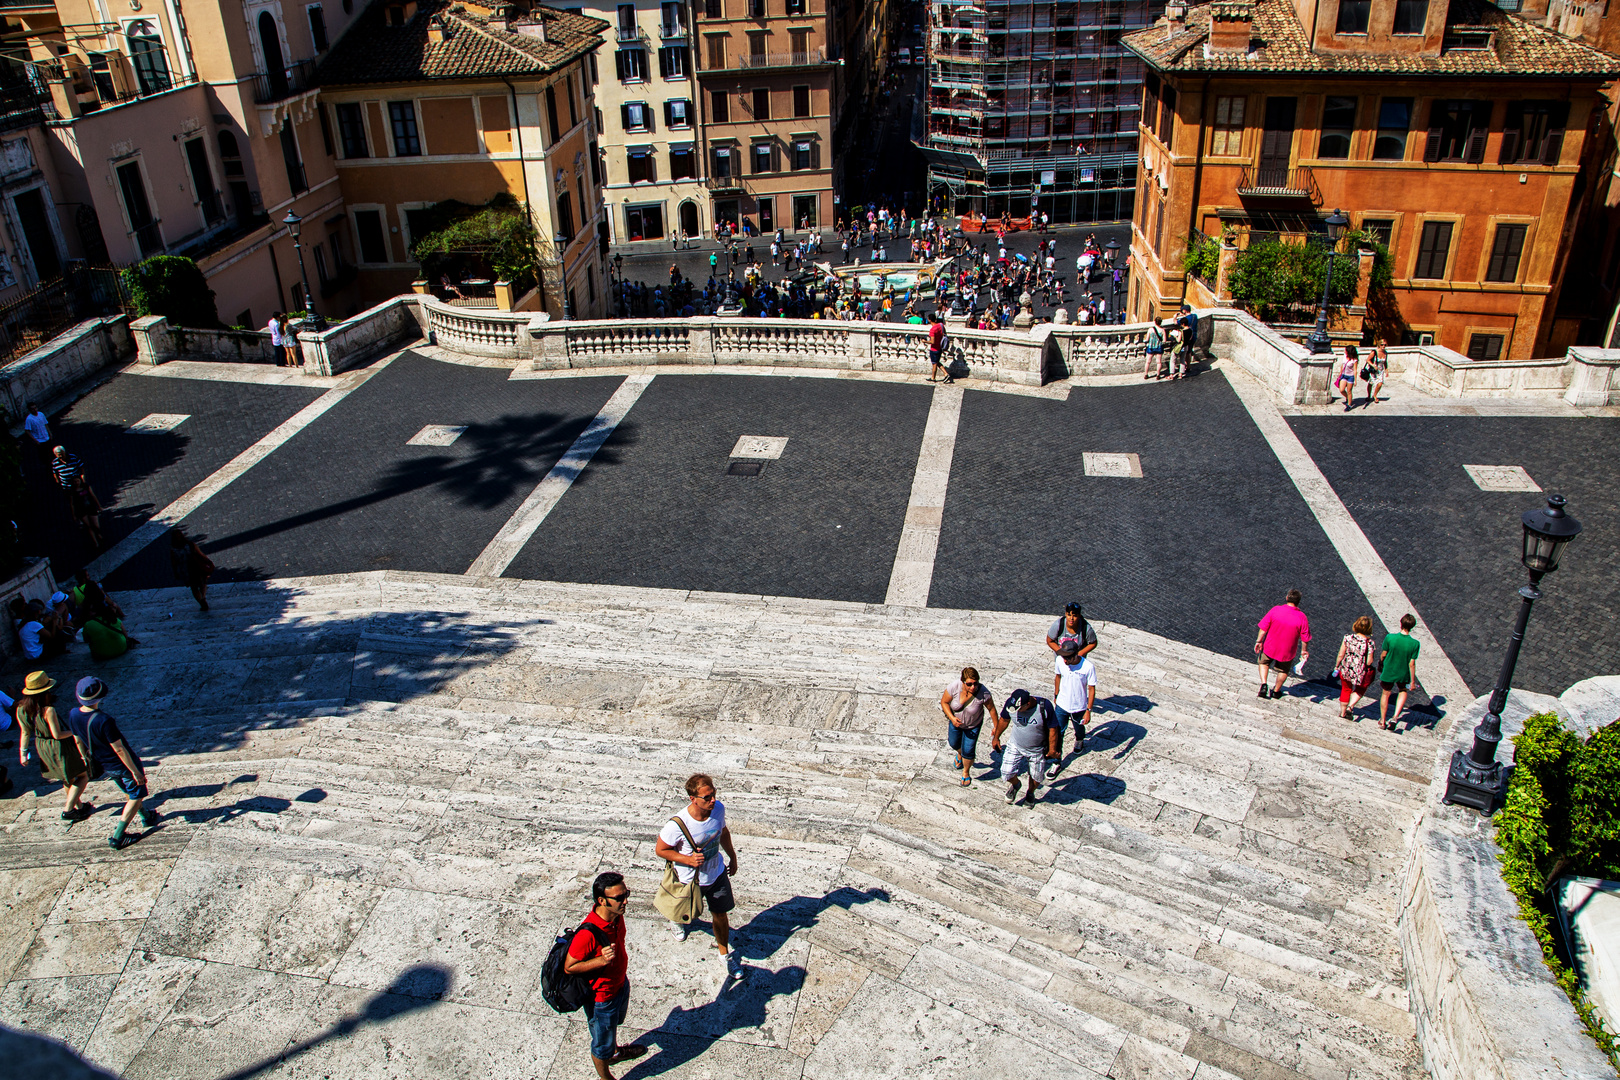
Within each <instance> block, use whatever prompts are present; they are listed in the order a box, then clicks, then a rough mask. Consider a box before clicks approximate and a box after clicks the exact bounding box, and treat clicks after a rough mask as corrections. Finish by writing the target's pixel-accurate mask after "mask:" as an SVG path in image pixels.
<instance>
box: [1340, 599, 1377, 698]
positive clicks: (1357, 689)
mask: <svg viewBox="0 0 1620 1080" xmlns="http://www.w3.org/2000/svg"><path fill="white" fill-rule="evenodd" d="M1372 625H1373V624H1372V619H1371V618H1369V617H1368V616H1366V615H1363V616H1361V618H1359V619H1357V620H1356V621H1355V624H1354V625H1352V626H1351V627H1350V632H1349V633H1348V634H1346V635H1344V640H1343V641H1342V642H1340V643H1339V655H1338V657H1337V658H1336V659H1335V660H1334V661H1333V672H1334V674H1335V675H1337V676H1338V677H1339V719H1340V720H1353V719H1355V718H1354V717H1353V716H1352V715H1351V713H1353V712H1355V710H1356V706H1357V705H1360V704H1361V699H1362V698H1363V697H1365V696H1366V694H1367V689H1368V687H1370V686H1372V680H1373V669H1374V664H1373V642H1372ZM1352 699H1354V700H1352Z"/></svg>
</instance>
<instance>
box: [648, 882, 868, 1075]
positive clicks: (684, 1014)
mask: <svg viewBox="0 0 1620 1080" xmlns="http://www.w3.org/2000/svg"><path fill="white" fill-rule="evenodd" d="M888 899H889V894H888V892H887V891H886V890H884V889H856V888H852V887H850V886H847V885H846V886H844V887H842V888H838V889H834V890H833V891H832V892H829V893H827V894H825V895H823V896H794V897H791V898H789V899H787V900H784V901H782V902H781V903H778V904H772V905H771V906H770V907H768V908H766V909H764V910H763V911H761V912H760V913H759V914H757V915H755V916H754V917H753V918H751V919H749V920H748V922H747V924H745V925H743V926H740V927H738V928H737V929H736V931H735V933H736V937H734V938H733V939H732V947H733V949H734V950H735V951H736V952H737V953H738V954H739V955H741V956H742V958H743V960H744V964H743V968H744V973H743V975H742V976H741V977H738V976H727V978H726V980H725V982H724V983H722V984H721V986H720V992H719V993H718V994H716V995H715V998H714V1000H713V1001H708V1002H705V1003H704V1004H702V1005H699V1006H696V1007H695V1008H684V1007H682V1006H679V1005H677V1006H675V1007H673V1008H671V1009H670V1010H669V1013H668V1014H667V1015H666V1016H665V1017H664V1019H663V1021H662V1022H660V1023H659V1024H658V1025H657V1027H655V1028H654V1029H652V1030H650V1031H648V1032H647V1033H646V1034H645V1035H642V1036H641V1037H640V1038H639V1039H637V1040H635V1042H636V1045H640V1046H656V1047H657V1048H658V1052H657V1053H656V1054H652V1055H649V1056H648V1057H647V1058H646V1059H645V1060H643V1061H641V1062H639V1063H638V1064H637V1065H636V1066H635V1067H634V1068H633V1069H631V1070H629V1071H628V1072H624V1073H621V1074H619V1080H647V1078H649V1077H654V1076H661V1075H662V1074H664V1073H667V1072H670V1071H671V1070H673V1069H678V1068H680V1067H681V1066H682V1065H685V1064H686V1063H687V1062H689V1061H691V1060H693V1059H694V1058H696V1057H698V1056H699V1055H700V1054H702V1053H704V1052H705V1051H706V1050H708V1049H709V1047H710V1046H711V1045H713V1043H714V1041H715V1040H716V1039H720V1038H722V1037H724V1036H725V1035H727V1034H729V1033H731V1032H734V1031H743V1030H747V1029H750V1028H755V1029H760V1028H765V1027H766V1026H767V1025H768V1024H769V1023H771V1022H772V1020H773V1018H772V1017H771V1016H770V1009H769V1005H770V1002H771V1001H773V1000H774V999H776V998H779V997H785V996H788V995H792V994H797V993H798V992H799V991H800V989H802V988H803V987H804V981H805V975H806V972H805V969H804V968H803V967H802V966H800V965H798V964H791V965H789V966H787V967H784V968H781V969H779V970H774V971H773V970H771V969H770V968H768V967H762V966H756V965H757V963H758V962H759V961H767V960H769V959H770V958H771V957H772V956H774V955H776V953H777V952H778V951H779V950H780V949H781V948H782V946H783V945H785V944H786V943H787V941H788V939H789V938H791V937H792V936H793V935H794V934H795V933H797V932H799V931H801V930H807V929H810V928H811V927H814V926H815V925H816V924H817V923H818V922H819V921H820V918H821V913H822V912H824V911H826V910H827V909H828V908H831V907H838V908H843V909H844V910H846V911H847V910H848V909H849V908H851V907H853V906H855V905H856V904H868V903H873V902H875V901H883V902H887V901H888ZM749 961H753V962H755V963H749ZM774 1019H775V1020H776V1022H777V1023H783V1022H787V1023H791V1019H788V1020H786V1021H784V1020H781V1019H780V1018H774ZM776 1035H777V1039H778V1040H779V1041H781V1042H783V1043H785V1041H786V1038H787V1035H788V1032H786V1031H782V1032H779V1033H776Z"/></svg>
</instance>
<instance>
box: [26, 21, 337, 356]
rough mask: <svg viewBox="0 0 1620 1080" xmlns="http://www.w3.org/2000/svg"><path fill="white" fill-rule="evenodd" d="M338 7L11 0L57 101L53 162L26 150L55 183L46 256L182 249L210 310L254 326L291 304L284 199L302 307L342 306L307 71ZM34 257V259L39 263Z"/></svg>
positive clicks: (328, 186) (40, 76)
mask: <svg viewBox="0 0 1620 1080" xmlns="http://www.w3.org/2000/svg"><path fill="white" fill-rule="evenodd" d="M350 9H352V3H349V2H348V0H319V2H315V3H293V2H291V0H286V2H284V0H246V2H244V3H242V4H230V5H226V4H218V3H204V4H201V5H197V6H191V7H187V8H186V10H185V15H184V18H182V17H181V12H180V5H179V4H178V3H177V2H176V0H154V2H151V3H148V4H146V5H137V4H120V5H113V4H111V3H110V2H109V0H56V3H55V4H54V5H48V4H41V5H38V6H27V7H24V6H10V7H8V8H7V14H8V18H7V25H8V30H9V31H10V32H11V33H12V34H14V35H20V36H21V40H26V42H27V56H28V60H27V62H26V66H27V67H28V68H29V70H30V72H31V76H30V77H31V78H32V79H33V80H34V82H35V85H37V86H41V87H45V88H47V89H48V91H49V99H50V108H51V110H52V111H54V114H55V117H54V118H53V119H49V120H48V121H47V122H46V123H45V125H44V128H43V132H44V138H45V145H46V147H47V148H48V156H49V159H50V167H46V165H45V163H44V162H43V161H40V160H39V158H40V157H43V156H45V155H36V165H38V166H39V167H40V172H41V174H42V175H48V174H49V173H51V172H54V174H55V177H56V181H57V186H56V188H55V191H54V196H53V198H54V203H55V206H54V213H52V214H47V221H48V222H49V224H50V227H51V229H52V235H53V237H54V238H55V239H56V240H57V241H58V242H59V250H58V253H57V254H58V256H59V258H82V259H86V260H89V261H90V262H92V263H99V264H104V265H105V264H111V265H115V266H123V265H128V264H131V263H134V262H138V261H139V260H141V259H143V258H146V257H149V256H152V255H159V254H179V255H188V256H191V257H192V258H194V259H196V261H197V263H198V265H199V266H200V267H201V268H202V270H203V273H204V274H205V275H206V277H207V278H208V282H209V285H210V287H211V288H212V289H213V290H214V293H215V300H216V304H217V307H218V310H219V315H220V318H221V319H222V320H223V321H225V322H227V323H236V322H240V323H243V324H245V325H254V326H257V325H263V323H264V322H265V321H266V319H267V318H268V316H269V314H270V312H271V311H272V310H276V309H298V308H301V307H303V306H304V304H305V298H304V294H303V286H302V284H301V283H300V272H299V265H298V257H297V254H295V252H294V249H293V239H292V237H291V235H290V234H289V231H288V229H287V228H286V227H285V226H284V225H283V224H282V222H283V220H284V219H285V218H286V217H287V215H288V213H289V212H292V213H294V214H296V215H297V216H298V217H299V218H300V219H301V220H302V244H303V256H304V260H305V266H306V267H307V274H308V277H309V281H310V286H311V290H312V291H314V292H316V294H317V295H316V296H315V298H314V299H315V303H316V305H317V308H318V309H319V310H321V311H322V313H323V314H327V315H334V314H336V315H341V314H343V313H344V312H345V311H346V310H348V309H351V308H353V307H354V305H355V299H354V295H353V293H352V290H346V288H345V286H346V285H347V283H348V282H349V281H350V280H352V277H353V274H352V271H351V270H350V266H351V265H352V258H353V255H352V251H353V247H352V243H351V242H350V240H349V237H348V232H347V229H346V227H344V222H343V217H342V202H341V199H340V197H339V193H338V185H337V173H336V169H335V162H334V160H333V156H332V146H331V138H330V132H328V131H327V130H326V129H325V128H324V127H323V126H322V125H321V124H320V123H319V117H318V111H317V109H316V108H315V91H314V89H313V88H312V86H311V85H310V82H309V77H310V74H311V72H312V70H313V66H314V63H315V60H316V58H317V57H318V56H319V55H320V54H322V53H323V52H325V51H326V50H327V49H328V48H330V46H331V45H332V43H334V42H336V41H337V40H338V39H339V38H340V37H341V36H342V34H343V32H344V31H345V30H346V29H347V27H348V25H349V21H350ZM13 40H18V38H13ZM14 55H16V54H14ZM13 202H14V200H13ZM34 234H38V235H40V236H42V235H43V234H42V233H40V231H39V230H38V228H37V227H36V228H35V230H34ZM24 235H26V236H29V237H30V239H32V238H33V234H29V233H28V232H27V231H26V230H24ZM33 261H34V263H35V266H36V271H35V272H36V274H37V273H38V272H39V271H42V270H44V269H46V266H45V265H41V260H39V259H35V260H33ZM45 262H46V263H47V264H48V260H46V261H45Z"/></svg>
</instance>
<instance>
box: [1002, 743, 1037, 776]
mask: <svg viewBox="0 0 1620 1080" xmlns="http://www.w3.org/2000/svg"><path fill="white" fill-rule="evenodd" d="M1025 772H1027V773H1029V778H1030V779H1031V780H1033V781H1035V782H1036V783H1037V784H1044V783H1046V751H1045V750H1025V749H1022V748H1021V747H1017V746H1008V747H1007V749H1006V751H1005V752H1004V753H1003V754H1002V755H1001V778H1002V779H1003V780H1005V781H1007V783H1009V784H1010V783H1012V782H1013V781H1014V780H1016V779H1017V778H1018V774H1019V773H1025Z"/></svg>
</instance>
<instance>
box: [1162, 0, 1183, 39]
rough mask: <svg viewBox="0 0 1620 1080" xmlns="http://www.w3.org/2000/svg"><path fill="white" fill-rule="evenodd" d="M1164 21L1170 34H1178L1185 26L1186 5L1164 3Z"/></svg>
mask: <svg viewBox="0 0 1620 1080" xmlns="http://www.w3.org/2000/svg"><path fill="white" fill-rule="evenodd" d="M1164 21H1165V25H1166V27H1167V28H1168V32H1169V33H1170V34H1172V35H1173V34H1179V33H1181V31H1182V30H1184V29H1186V26H1187V5H1186V4H1182V3H1171V4H1166V5H1164Z"/></svg>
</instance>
